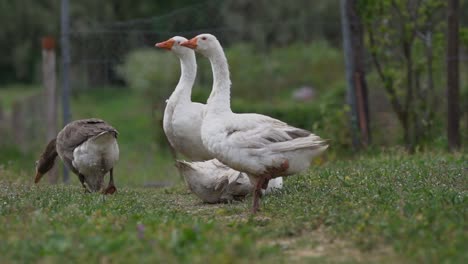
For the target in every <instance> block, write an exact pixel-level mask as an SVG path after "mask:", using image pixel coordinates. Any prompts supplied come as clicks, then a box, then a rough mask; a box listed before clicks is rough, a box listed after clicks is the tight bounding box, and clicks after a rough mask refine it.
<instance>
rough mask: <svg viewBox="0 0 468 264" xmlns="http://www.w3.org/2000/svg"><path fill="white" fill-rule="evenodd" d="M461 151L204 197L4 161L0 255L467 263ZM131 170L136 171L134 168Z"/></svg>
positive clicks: (320, 172)
mask: <svg viewBox="0 0 468 264" xmlns="http://www.w3.org/2000/svg"><path fill="white" fill-rule="evenodd" d="M467 165H468V164H467V156H466V155H463V154H453V155H452V154H451V155H449V154H443V153H436V154H416V155H413V156H408V155H406V154H403V153H397V152H390V153H383V154H379V155H373V156H361V157H357V158H355V159H354V160H348V161H335V162H329V163H327V164H325V165H322V166H320V167H315V168H312V169H311V170H310V171H309V172H308V173H304V174H302V175H298V176H295V177H291V178H288V179H287V180H286V182H285V186H284V189H283V190H282V191H281V192H279V193H276V194H275V195H271V196H265V197H264V198H263V199H262V211H261V212H260V213H259V214H258V215H257V216H255V217H252V216H251V215H250V214H249V213H248V212H249V208H250V203H251V200H250V199H248V200H247V201H245V202H240V203H234V204H222V205H207V204H203V203H201V202H200V201H199V200H198V199H197V198H196V197H194V196H193V195H191V194H189V193H187V192H186V190H185V188H184V187H183V186H182V185H178V186H177V187H171V188H165V189H148V188H134V187H127V186H125V185H120V187H122V188H120V189H119V191H118V193H117V194H116V195H114V196H108V197H105V198H103V197H102V196H100V195H94V194H93V195H90V194H83V193H82V191H81V189H80V188H79V186H78V184H74V185H71V186H63V185H59V186H47V185H39V186H33V185H32V184H31V183H30V181H29V180H28V177H27V175H24V174H21V173H20V174H18V173H16V172H11V171H8V170H7V169H2V168H0V174H1V175H2V177H1V178H0V237H1V238H2V239H1V241H0V262H7V263H8V262H47V263H49V262H63V261H71V262H84V261H87V262H88V261H92V262H115V263H131V262H151V263H154V262H162V261H164V262H165V263H176V262H178V263H202V262H205V263H206V262H208V263H232V262H237V263H252V262H256V261H258V262H264V263H266V262H275V263H277V262H279V263H281V262H300V263H303V262H309V263H336V262H344V263H355V262H363V263H396V262H398V263H411V262H418V263H420V262H424V263H466V262H467V261H468V251H467V250H466V245H467V244H468V239H467V231H466V230H467V225H466V223H465V220H466V218H467V216H468V215H467V209H468V203H467V194H468V192H467V186H468V175H467ZM129 176H131V175H129Z"/></svg>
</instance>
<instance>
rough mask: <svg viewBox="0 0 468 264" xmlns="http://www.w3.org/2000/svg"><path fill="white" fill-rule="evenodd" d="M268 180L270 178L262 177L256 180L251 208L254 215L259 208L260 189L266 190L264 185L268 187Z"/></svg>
mask: <svg viewBox="0 0 468 264" xmlns="http://www.w3.org/2000/svg"><path fill="white" fill-rule="evenodd" d="M269 180H270V176H268V175H263V176H261V177H260V179H259V180H258V182H257V184H256V186H255V189H254V194H253V207H252V213H253V214H256V213H257V212H258V210H259V208H260V196H261V195H262V189H266V185H268V181H269Z"/></svg>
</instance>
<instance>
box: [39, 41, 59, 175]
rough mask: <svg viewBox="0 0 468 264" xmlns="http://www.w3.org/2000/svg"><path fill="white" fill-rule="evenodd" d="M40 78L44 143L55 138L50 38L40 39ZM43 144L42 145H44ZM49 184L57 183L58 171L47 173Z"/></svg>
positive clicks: (55, 90)
mask: <svg viewBox="0 0 468 264" xmlns="http://www.w3.org/2000/svg"><path fill="white" fill-rule="evenodd" d="M42 76H43V80H42V81H43V84H44V88H45V90H44V95H45V96H44V105H45V118H46V142H45V144H47V143H48V142H49V141H50V140H52V139H53V138H55V137H56V136H57V99H56V98H57V89H56V87H57V85H56V83H57V79H56V78H57V77H56V71H55V40H54V38H52V37H44V38H42ZM45 144H44V145H45ZM48 175H49V183H53V184H56V183H57V182H58V170H57V168H56V167H54V168H53V169H52V170H50V171H49V173H48Z"/></svg>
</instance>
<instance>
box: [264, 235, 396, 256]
mask: <svg viewBox="0 0 468 264" xmlns="http://www.w3.org/2000/svg"><path fill="white" fill-rule="evenodd" d="M270 243H271V244H272V245H278V246H279V247H280V248H282V249H283V250H284V252H285V254H286V255H287V256H288V258H289V259H290V260H292V261H293V262H304V261H305V260H307V259H317V260H321V259H326V260H327V262H332V263H342V262H346V263H348V262H357V263H404V261H402V259H400V257H398V256H397V255H396V254H395V252H394V251H393V250H392V248H390V247H388V246H381V247H378V248H376V249H373V250H371V251H368V252H363V251H361V250H359V249H358V248H357V247H355V246H353V245H352V243H351V242H349V241H345V240H340V239H334V238H331V237H330V236H329V235H327V234H326V231H325V228H323V227H320V228H318V229H317V230H314V231H311V232H304V233H303V234H301V235H300V236H297V237H294V238H282V239H277V240H274V241H270Z"/></svg>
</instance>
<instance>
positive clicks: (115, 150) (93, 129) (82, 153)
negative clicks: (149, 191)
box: [34, 118, 119, 194]
mask: <svg viewBox="0 0 468 264" xmlns="http://www.w3.org/2000/svg"><path fill="white" fill-rule="evenodd" d="M117 134H118V132H117V130H115V129H114V128H113V127H112V126H110V125H109V124H107V123H106V122H105V121H103V120H100V119H96V118H91V119H82V120H76V121H73V122H71V123H69V124H68V125H66V126H65V127H64V128H63V129H62V130H61V131H60V132H59V133H58V135H57V138H55V139H52V140H51V141H50V142H49V143H48V144H47V146H46V148H45V150H44V152H43V153H42V155H41V157H40V158H39V160H38V161H37V162H36V177H35V180H34V182H35V183H38V182H39V181H40V180H41V178H42V176H43V175H44V174H45V173H47V172H48V171H49V170H50V169H52V167H53V166H54V163H55V159H56V157H57V155H58V156H60V158H61V159H62V160H63V162H64V163H65V165H66V166H67V167H68V168H69V169H70V170H71V171H73V173H75V174H76V175H77V176H78V178H79V180H80V182H81V184H82V185H83V188H84V189H85V190H87V191H91V192H98V191H102V192H103V193H104V194H113V193H114V192H115V191H117V189H116V187H115V185H114V177H113V168H114V165H115V163H116V162H117V160H118V159H119V146H118V144H117ZM107 172H109V174H110V179H109V185H108V186H107V188H106V189H104V190H103V187H104V186H103V182H104V176H105V175H106V174H107Z"/></svg>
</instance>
